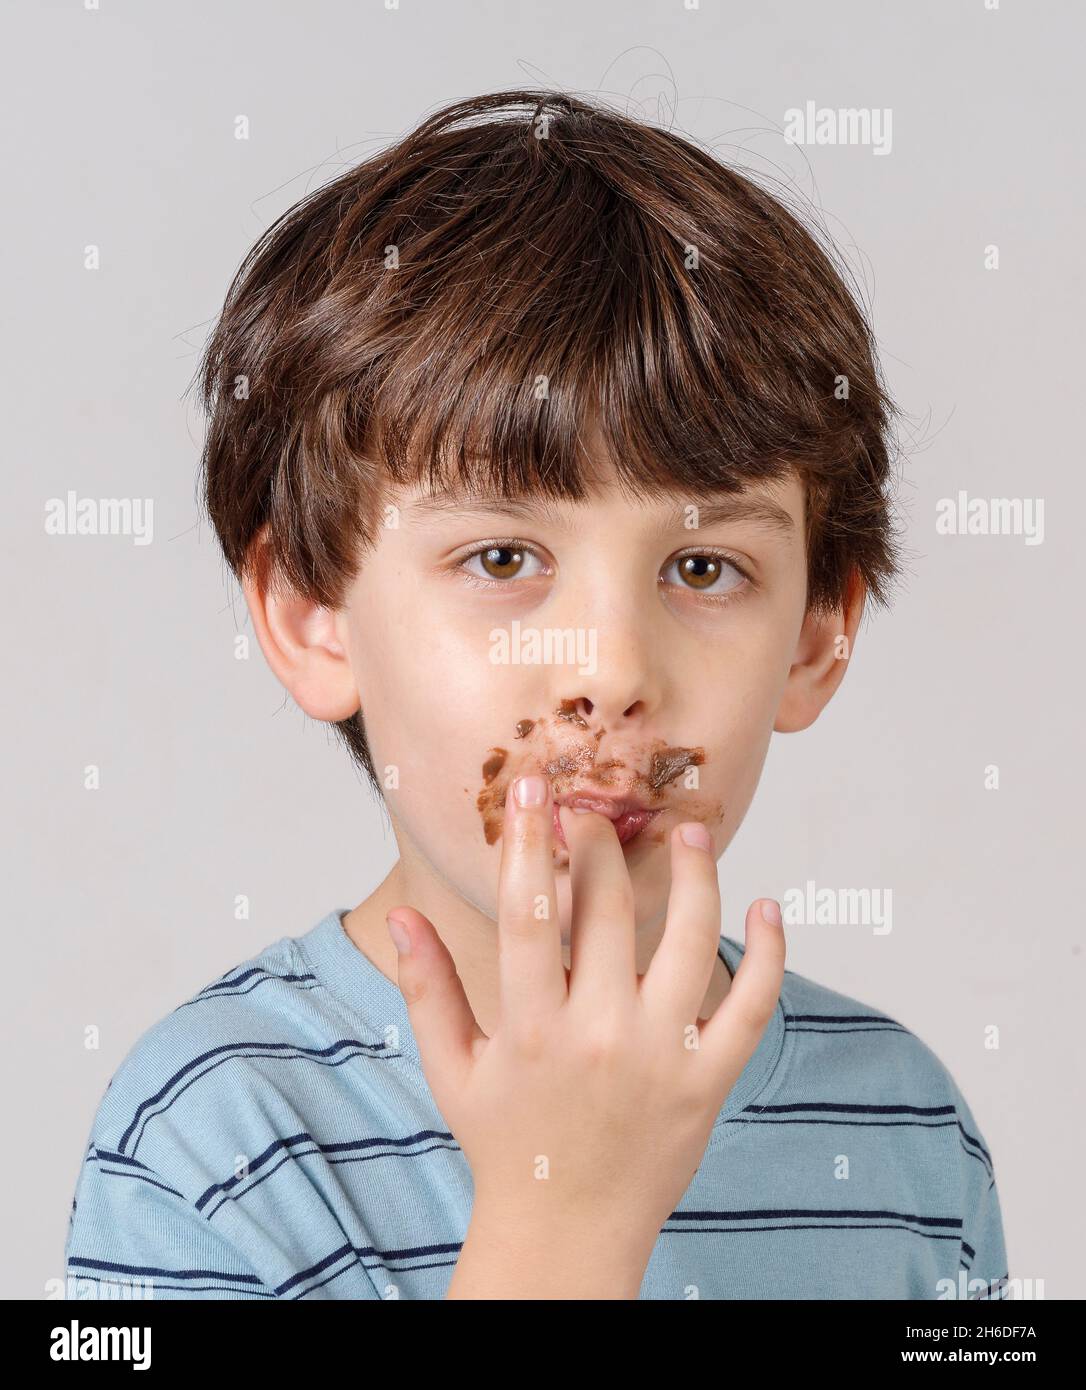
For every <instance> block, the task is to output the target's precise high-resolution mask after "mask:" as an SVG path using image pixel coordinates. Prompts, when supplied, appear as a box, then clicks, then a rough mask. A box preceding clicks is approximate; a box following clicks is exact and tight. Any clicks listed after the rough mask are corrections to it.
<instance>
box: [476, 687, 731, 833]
mask: <svg viewBox="0 0 1086 1390" xmlns="http://www.w3.org/2000/svg"><path fill="white" fill-rule="evenodd" d="M588 727H589V726H588V723H587V721H586V720H585V719H584V718H583V716H582V715H581V714H579V713H578V711H577V702H576V701H575V700H563V701H562V702H561V704H560V705H559V706H558V708H557V709H556V710H554V711H553V712H552V714H551V715H550V716H549V717H548V716H546V715H544V716H541V717H540V718H538V719H520V720H518V721H517V722H516V724H515V726H514V732H515V737H516V738H517V739H518V740H527V741H528V742H527V743H526V747H527V748H531V749H533V750H535V752H534V766H531V765H526V764H524V762H523V760H521V759H516V758H514V759H512V760H511V759H510V757H509V751H508V749H507V748H503V747H494V748H490V749H489V750H488V751H487V755H486V758H485V760H484V762H483V765H482V780H483V785H482V788H481V790H480V791H479V794H478V796H477V797H476V807H477V809H478V811H479V814H480V816H481V817H482V821H483V833H484V836H485V838H486V842H487V844H488V845H492V844H494V843H495V842H496V841H497V840H498V839H499V838H500V837H501V832H502V822H503V819H504V814H505V797H506V793H507V791H508V787H509V783H510V781H511V780H512V778H513V776H514V775H518V774H519V773H520V772H523V771H538V772H539V773H542V775H543V776H545V777H546V778H547V780H548V782H549V783H550V784H551V789H552V793H553V796H554V799H555V801H556V802H560V801H562V800H563V799H567V800H568V797H569V794H570V793H571V792H572V790H573V788H574V787H576V795H577V796H580V797H587V798H589V799H592V798H595V799H597V800H602V801H610V802H611V803H612V804H613V803H615V802H618V801H620V800H624V801H625V802H627V803H628V804H629V805H630V809H631V810H645V811H648V812H651V814H650V816H649V821H650V822H651V820H654V819H655V818H656V813H657V812H658V811H660V810H662V809H663V808H664V798H665V796H666V794H667V789H668V787H669V786H670V785H671V783H673V782H674V781H675V780H676V778H678V777H679V776H680V775H681V774H682V773H683V772H685V771H686V770H687V769H688V768H690V767H699V766H701V764H702V763H704V761H705V750H704V748H685V747H681V746H674V745H669V744H667V743H666V742H665V740H664V739H661V738H656V739H650V740H648V741H647V742H648V745H649V746H648V747H647V748H644V751H642V752H640V754H639V756H637V762H638V763H639V764H640V765H641V766H642V767H643V766H644V765H645V762H646V761H647V762H648V765H649V771H648V772H647V773H643V772H640V771H637V770H635V769H634V768H633V767H631V766H630V764H629V763H628V762H627V761H625V760H624V759H622V758H605V759H601V758H600V757H599V751H600V742H601V740H602V738H603V736H604V734H605V732H606V730H605V729H603V728H598V729H596V730H595V732H594V733H592V734H591V736H590V738H589V739H586V740H584V741H580V742H571V741H570V735H572V734H573V731H574V729H577V728H583V729H584V730H585V731H586V732H587V730H588ZM574 738H576V735H574ZM548 743H550V744H551V747H549V748H548V747H547V744H548ZM650 750H651V751H650ZM629 756H630V758H631V760H632V759H633V757H634V754H633V753H632V752H631V754H630V755H629ZM586 783H587V784H590V785H586ZM684 810H686V811H687V812H688V813H689V817H690V819H692V820H693V819H698V818H700V817H704V818H705V819H707V820H712V821H717V822H719V821H720V820H721V819H722V818H723V807H722V806H721V804H720V803H715V804H713V803H709V802H706V804H705V805H704V806H699V805H696V804H695V803H694V802H691V801H687V802H685V803H684ZM555 814H557V813H555ZM604 814H608V813H607V812H604ZM626 814H629V812H626ZM609 818H610V819H612V820H616V819H619V817H615V816H613V815H611V816H610V817H609ZM648 823H649V822H646V824H648ZM653 838H656V837H653Z"/></svg>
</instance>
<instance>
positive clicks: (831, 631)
mask: <svg viewBox="0 0 1086 1390" xmlns="http://www.w3.org/2000/svg"><path fill="white" fill-rule="evenodd" d="M866 592H867V590H866V586H865V584H864V582H863V580H862V579H861V578H860V574H859V571H858V570H853V571H852V576H851V578H850V581H849V586H848V592H847V595H846V598H845V602H844V604H843V606H841V607H839V608H835V609H834V610H833V611H832V612H829V613H822V614H819V615H817V616H816V615H814V614H812V613H808V614H807V616H806V617H805V618H804V620H803V626H802V628H801V629H800V634H799V639H798V641H797V643H796V655H795V660H794V661H793V663H792V668H791V670H790V671H789V672H788V679H787V681H786V682H785V687H784V693H783V694H782V696H781V702H780V705H779V706H778V708H777V719H776V723H775V724H774V725H773V728H774V730H775V732H776V733H779V734H793V733H796V732H798V731H799V730H800V729H806V728H809V727H810V726H811V725H812V724H813V723H814V722H815V720H816V719H817V718H818V716H819V715H820V714H821V713H822V711H823V710H824V709H825V707H826V705H827V704H829V701H830V697H831V696H832V694H833V692H834V691H835V690H836V689H837V687H838V686H839V685H840V684H841V682H842V680H844V676H845V667H846V666H847V665H848V663H849V660H850V658H851V656H852V647H853V643H854V642H855V640H856V633H857V631H858V630H859V626H860V618H861V616H862V614H863V608H864V599H865V597H866Z"/></svg>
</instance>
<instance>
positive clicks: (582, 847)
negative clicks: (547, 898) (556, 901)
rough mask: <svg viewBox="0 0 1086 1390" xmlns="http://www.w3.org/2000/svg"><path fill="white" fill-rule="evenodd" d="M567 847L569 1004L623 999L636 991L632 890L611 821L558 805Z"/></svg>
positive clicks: (598, 1003) (598, 1004)
mask: <svg viewBox="0 0 1086 1390" xmlns="http://www.w3.org/2000/svg"><path fill="white" fill-rule="evenodd" d="M558 815H559V818H560V819H561V822H562V831H563V834H564V835H565V837H566V847H567V849H568V850H569V883H570V891H571V894H572V905H571V908H570V938H569V967H570V986H569V997H570V1002H571V1003H572V1002H574V1001H575V1000H576V999H578V998H580V999H582V1000H588V1001H590V1002H591V1003H592V1005H593V1007H594V1008H595V1007H599V1008H601V1009H602V1008H606V1007H608V1006H609V1005H614V1006H617V1005H619V1004H621V1003H626V1002H629V1001H630V1000H631V999H633V998H635V997H636V992H637V947H636V940H635V933H634V892H633V884H632V883H631V882H630V871H629V869H628V868H627V865H626V856H625V855H624V854H623V853H622V845H621V844H620V843H619V838H618V835H617V834H616V833H615V827H614V825H613V823H612V822H611V821H610V820H608V818H607V817H606V816H604V815H600V813H599V812H598V811H576V810H573V809H571V808H570V807H568V806H560V807H559V808H558Z"/></svg>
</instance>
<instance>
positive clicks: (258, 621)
mask: <svg viewBox="0 0 1086 1390" xmlns="http://www.w3.org/2000/svg"><path fill="white" fill-rule="evenodd" d="M265 543H266V532H265V531H262V532H261V533H260V535H259V536H258V537H257V539H256V540H255V541H254V542H253V544H254V546H256V547H258V548H260V549H262V548H263V546H264V545H265ZM241 587H242V591H243V592H244V594H245V602H246V603H247V604H248V607H249V613H250V615H251V617H252V620H253V630H254V631H255V632H256V637H257V641H258V642H259V643H260V649H261V651H262V652H263V653H264V656H265V657H266V659H267V662H268V665H269V666H270V667H271V669H272V671H273V672H274V673H275V675H276V676H277V677H278V679H279V681H280V682H281V684H282V685H284V686H285V687H286V689H287V690H289V691H290V694H291V695H292V696H293V698H294V701H295V703H296V704H297V705H298V706H299V708H300V709H302V710H303V711H304V712H305V713H306V714H308V715H310V716H311V718H313V719H321V720H325V721H326V722H329V723H334V722H338V721H339V720H341V719H349V718H350V717H351V716H352V715H354V714H357V713H358V710H359V706H360V699H359V694H358V686H357V685H356V684H355V679H354V673H353V672H352V670H351V666H350V663H349V661H348V659H347V650H346V646H345V644H344V641H343V638H342V635H341V623H342V618H341V616H340V614H339V613H337V611H336V610H334V609H331V608H324V607H322V606H321V605H320V604H319V603H317V602H316V601H315V600H314V599H309V598H305V597H304V596H303V595H301V594H296V593H294V592H293V591H292V590H289V589H285V588H283V587H278V588H276V587H275V586H274V585H272V584H271V583H270V582H269V580H268V568H267V566H266V565H264V564H262V563H257V564H254V565H252V566H247V567H246V570H245V573H244V575H243V577H242V580H241Z"/></svg>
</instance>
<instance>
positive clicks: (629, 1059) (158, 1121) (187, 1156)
mask: <svg viewBox="0 0 1086 1390" xmlns="http://www.w3.org/2000/svg"><path fill="white" fill-rule="evenodd" d="M202 380H203V389H204V400H205V403H206V405H207V407H208V409H209V412H210V417H211V419H210V427H209V431H208V436H207V441H206V445H205V455H204V466H205V472H206V500H207V505H208V509H209V512H210V515H211V518H212V520H213V523H214V525H215V528H216V531H217V534H218V536H219V538H220V541H221V543H222V546H223V550H224V553H225V555H226V558H227V560H228V561H229V563H230V565H231V567H232V569H233V571H234V573H235V575H237V576H238V578H239V579H240V581H241V582H242V585H243V587H244V591H245V595H246V599H247V602H248V605H249V610H250V613H251V615H252V619H253V623H254V628H255V630H256V632H257V635H258V637H259V640H260V644H261V647H262V650H263V651H264V654H265V656H266V657H267V659H268V661H269V663H270V665H271V666H272V669H273V670H274V672H275V674H276V675H277V676H278V678H279V679H280V681H281V682H282V683H283V685H284V686H285V687H286V689H287V690H288V691H289V692H290V693H291V695H292V696H293V698H294V699H295V701H296V702H297V703H298V704H299V705H300V707H301V708H302V709H303V710H304V711H305V713H307V714H308V715H310V716H312V717H313V718H316V719H320V720H324V721H328V722H330V723H332V724H334V725H335V727H336V728H337V730H338V731H339V733H340V735H341V736H342V738H343V740H344V742H345V743H346V745H347V747H348V749H349V750H350V752H351V754H352V756H353V757H354V758H355V759H356V760H357V762H358V764H359V765H360V766H361V767H362V768H363V769H364V770H365V771H366V773H367V775H368V777H369V778H370V781H371V782H372V784H373V786H374V788H375V789H376V790H377V792H378V793H379V795H381V796H382V797H383V798H384V800H385V802H386V804H387V806H388V810H389V814H390V817H391V820H392V824H393V828H394V830H395V833H396V838H397V844H398V848H399V851H400V859H399V861H398V862H397V864H396V866H395V867H394V868H393V870H392V872H391V873H390V874H389V876H388V878H387V879H386V880H385V882H384V883H382V884H381V885H379V886H378V887H377V888H376V889H375V890H374V891H373V892H372V893H371V895H370V896H369V897H368V898H366V899H365V901H363V902H362V903H360V904H359V905H358V906H357V907H355V908H354V909H353V910H350V911H342V910H335V911H330V912H329V913H328V914H327V915H325V916H324V917H323V918H322V919H321V920H320V921H319V922H317V923H316V925H315V926H313V927H312V928H311V929H310V930H309V931H307V932H305V933H304V934H302V935H300V936H297V937H290V936H286V937H283V938H281V939H279V940H278V941H276V942H275V943H273V944H272V945H269V946H268V947H267V948H266V949H265V950H264V951H262V952H261V953H260V954H259V955H257V956H255V957H253V958H252V959H250V960H247V961H245V962H243V963H242V964H240V965H239V966H237V967H235V968H234V969H232V970H230V971H228V972H227V973H226V974H225V975H223V976H222V978H221V979H220V980H218V981H216V982H215V983H213V984H210V985H208V986H207V987H206V988H205V989H203V990H202V991H201V992H200V993H199V994H197V995H196V996H195V997H194V998H193V999H190V1000H188V1001H187V1002H186V1003H185V1004H183V1005H181V1006H180V1007H179V1008H177V1009H175V1010H174V1012H173V1013H171V1014H170V1015H169V1016H167V1017H166V1018H165V1019H163V1020H161V1021H160V1022H159V1023H157V1024H156V1025H155V1026H154V1027H152V1028H151V1029H149V1030H148V1032H147V1033H145V1034H144V1036H143V1037H142V1038H141V1039H140V1040H139V1041H138V1042H137V1043H136V1045H135V1046H134V1047H133V1049H132V1050H131V1051H130V1053H129V1054H128V1056H127V1058H126V1059H125V1061H124V1062H123V1064H122V1065H121V1067H120V1068H119V1070H118V1071H117V1073H116V1075H115V1076H114V1078H113V1080H112V1082H111V1084H110V1087H109V1090H108V1092H107V1094H106V1096H105V1098H104V1099H103V1101H102V1103H101V1106H100V1108H99V1111H98V1114H97V1116H96V1119H95V1122H94V1128H93V1131H92V1135H91V1142H90V1146H89V1149H88V1153H87V1157H86V1161H85V1164H84V1167H83V1170H82V1173H81V1175H80V1179H79V1184H78V1188H77V1193H76V1203H75V1204H74V1206H73V1217H72V1221H71V1226H70V1232H69V1237H68V1241H67V1247H66V1256H67V1267H68V1275H69V1279H70V1281H71V1282H72V1283H73V1284H74V1288H73V1289H72V1292H73V1293H74V1294H75V1296H80V1293H81V1292H82V1293H84V1294H88V1295H89V1294H92V1293H93V1291H96V1290H97V1289H98V1287H99V1286H100V1284H101V1283H102V1282H103V1281H111V1280H112V1281H118V1280H119V1281H122V1282H124V1281H134V1282H136V1283H137V1284H141V1285H142V1284H149V1285H150V1287H151V1289H152V1291H153V1294H154V1296H155V1297H161V1298H186V1297H199V1298H205V1297H206V1298H263V1299H270V1298H284V1299H298V1298H388V1297H401V1298H441V1297H445V1296H448V1297H469V1298H471V1297H482V1298H524V1297H532V1296H543V1297H573V1298H599V1297H602V1298H637V1297H641V1298H653V1299H667V1298H689V1297H692V1296H694V1297H702V1298H727V1299H737V1298H767V1299H785V1298H843V1299H885V1298H894V1299H904V1298H910V1299H911V1298H921V1299H936V1298H944V1297H965V1296H969V1297H999V1296H1001V1293H1002V1291H1003V1288H1004V1283H1005V1280H1006V1278H1007V1273H1008V1271H1007V1268H1006V1254H1005V1248H1004V1241H1003V1233H1002V1226H1001V1218H1000V1208H999V1199H998V1193H997V1190H996V1186H995V1176H994V1169H993V1165H992V1159H991V1155H990V1153H989V1152H988V1149H987V1146H986V1145H985V1142H984V1139H983V1136H982V1134H981V1132H980V1130H979V1129H978V1126H977V1124H976V1121H975V1120H974V1118H973V1116H972V1114H971V1113H970V1111H969V1108H968V1106H967V1105H966V1103H965V1100H964V1098H963V1097H962V1095H961V1093H960V1091H959V1090H958V1088H957V1086H956V1085H955V1083H954V1081H953V1079H952V1077H951V1076H950V1075H949V1073H948V1072H947V1071H946V1069H945V1068H944V1067H943V1066H942V1064H941V1063H940V1062H939V1060H938V1059H937V1058H936V1057H935V1056H934V1054H933V1053H932V1052H931V1051H930V1050H929V1049H928V1048H927V1047H926V1046H925V1045H924V1044H923V1043H922V1042H921V1041H920V1040H919V1039H918V1038H917V1037H915V1036H914V1035H913V1034H912V1033H911V1032H909V1030H908V1029H906V1028H905V1027H903V1026H902V1025H901V1024H900V1023H898V1022H896V1021H895V1020H893V1019H890V1018H887V1017H885V1016H884V1015H882V1014H880V1013H879V1012H878V1011H877V1010H873V1009H871V1008H868V1007H867V1006H865V1005H863V1004H861V1003H859V1002H857V1001H856V1000H853V999H849V998H846V997H844V996H841V995H839V994H837V993H835V992H833V991H832V990H829V989H826V988H824V987H822V986H819V985H817V984H815V983H813V982H811V981H809V980H806V979H804V978H801V977H800V976H797V975H795V974H794V973H792V972H790V971H786V970H784V965H783V962H784V944H783V933H782V929H781V925H780V913H779V909H778V908H777V907H776V904H774V903H772V902H771V901H769V900H761V901H760V902H759V903H756V904H754V905H752V907H751V909H750V910H749V912H748V914H747V922H746V929H745V932H746V934H745V944H744V945H742V946H741V945H740V944H739V943H738V942H736V941H734V940H732V939H731V938H729V937H726V936H725V937H721V936H720V935H719V931H720V900H719V896H718V890H717V879H716V859H717V858H718V856H719V855H720V854H721V853H723V851H724V849H725V848H726V847H727V845H728V844H729V842H730V841H731V839H732V837H733V836H734V834H735V832H736V830H737V828H738V826H739V825H740V823H741V821H742V819H743V816H744V815H745V813H746V810H747V808H748V806H749V804H750V801H751V798H752V796H753V793H754V789H755V787H756V785H757V781H758V777H759V774H760V771H761V767H762V763H763V760H764V757H765V753H766V749H767V746H768V742H769V738H770V735H771V733H772V732H773V731H774V730H776V731H777V732H792V731H796V730H800V729H803V728H806V727H808V726H809V725H810V724H811V723H812V722H813V721H814V720H815V719H816V718H817V716H818V714H819V712H820V711H821V709H822V708H823V707H824V706H825V704H826V702H827V701H828V700H829V699H830V697H831V695H832V694H833V692H834V690H835V689H836V687H837V685H838V684H839V683H840V681H841V679H842V677H843V674H844V669H845V662H846V659H847V656H848V654H849V652H850V651H851V644H852V642H853V640H854V638H855V635H856V632H857V629H858V626H859V621H860V617H861V613H862V610H863V605H864V602H865V601H866V600H867V598H870V599H871V600H872V601H874V602H885V601H886V595H887V592H888V586H889V584H890V582H891V580H892V578H893V576H894V573H895V570H896V565H897V549H896V545H895V541H894V537H893V534H892V526H891V519H890V505H889V501H888V498H887V490H888V486H889V482H890V466H889V453H888V448H887V432H888V427H889V421H890V417H891V409H890V403H889V401H888V398H887V396H886V394H885V392H884V391H883V389H882V386H881V384H880V382H879V379H878V375H877V371H876V367H875V355H874V347H873V343H872V340H871V336H870V332H869V330H868V328H867V326H866V324H865V321H864V319H863V317H862V315H861V313H860V311H859V309H858V308H857V306H856V304H855V302H854V300H853V298H852V297H851V295H850V294H849V292H848V290H847V289H846V287H845V286H844V284H843V283H842V281H841V278H840V276H839V275H838V273H837V272H836V271H835V270H834V268H833V266H832V264H831V262H830V260H829V258H828V257H827V255H826V254H825V252H823V251H822V250H821V249H820V248H819V247H818V246H817V244H816V243H815V241H814V239H813V238H812V236H811V235H810V234H809V233H808V232H807V231H806V230H804V229H803V227H801V225H800V224H799V222H798V221H797V220H796V219H794V218H793V217H792V216H791V215H790V214H789V213H788V212H787V211H786V210H785V209H784V208H783V207H782V206H781V205H780V204H779V203H778V202H777V201H775V200H774V199H773V198H771V197H770V196H768V195H767V194H766V193H764V192H763V191H761V190H760V189H759V188H757V187H756V186H755V185H754V184H753V183H751V182H749V181H748V180H746V179H744V178H742V177H740V176H739V175H738V174H736V173H734V172H732V171H730V170H728V169H726V168H724V167H723V166H721V165H720V164H719V163H718V162H717V161H715V160H714V159H712V158H710V157H709V156H708V155H706V154H705V153H703V152H701V151H699V150H698V149H696V148H695V147H693V146H692V145H690V144H688V143H686V142H684V141H683V140H680V139H679V138H677V137H676V136H674V135H673V134H671V133H669V132H666V131H663V130H658V129H654V128H651V127H648V126H643V125H641V124H638V123H636V122H634V121H631V120H629V119H627V118H625V117H623V116H621V115H618V114H615V113H613V112H610V111H607V110H605V109H603V108H599V107H595V106H592V105H589V104H588V103H585V102H582V101H580V100H575V99H573V98H570V97H568V96H565V95H560V94H554V93H542V94H541V93H526V92H513V93H497V94H494V95H491V96H486V97H481V98H478V99H475V100H470V101H465V102H462V103H458V104H455V105H453V106H451V107H449V108H446V109H444V110H442V111H439V112H438V113H437V114H435V115H434V116H432V117H431V118H429V119H428V120H426V121H425V122H424V123H423V124H422V125H421V126H420V127H419V128H418V129H417V130H416V131H415V132H414V133H413V134H412V135H410V136H409V137H408V138H406V139H405V140H403V141H402V142H401V143H400V144H398V145H396V146H395V147H394V148H392V149H390V150H388V151H386V152H384V153H382V154H379V155H377V156H375V157H374V158H373V159H371V160H369V161H367V162H366V163H364V164H363V165H361V166H359V167H358V168H356V169H354V170H351V171H349V172H348V173H346V174H345V175H343V176H342V177H340V178H338V179H337V180H335V181H334V182H333V183H331V184H329V185H328V186H327V187H325V188H322V189H320V190H318V191H317V192H316V193H314V194H312V195H311V196H309V197H307V198H306V199H305V200H303V202H302V203H301V204H299V205H298V206H297V207H296V208H294V209H292V210H291V211H290V212H289V213H288V214H286V215H285V216H284V217H283V218H282V219H280V221H279V222H277V223H276V224H275V225H274V226H272V227H271V228H270V229H269V230H268V231H267V232H266V233H265V235H264V236H263V238H262V239H261V241H260V243H259V244H258V245H257V247H255V248H254V250H253V251H252V252H251V253H250V256H249V257H248V258H247V261H246V263H245V264H244V265H243V267H242V268H241V270H240V271H239V274H238V276H237V277H236V279H235V281H234V284H233V285H232V287H231V290H230V293H229V295H228V298H227V302H226V305H225V307H224V311H223V314H222V316H221V319H220V322H219V324H218V326H217V329H216V332H215V334H214V335H213V338H212V340H211V342H210V344H209V347H208V350H207V355H206V358H205V362H204V368H203V379H202ZM363 719H364V723H363ZM401 990H402V992H401ZM81 1281H88V1283H87V1285H86V1287H85V1288H81Z"/></svg>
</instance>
